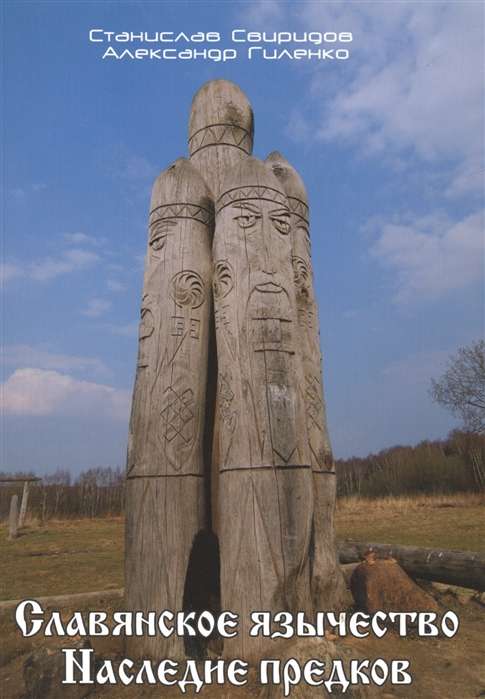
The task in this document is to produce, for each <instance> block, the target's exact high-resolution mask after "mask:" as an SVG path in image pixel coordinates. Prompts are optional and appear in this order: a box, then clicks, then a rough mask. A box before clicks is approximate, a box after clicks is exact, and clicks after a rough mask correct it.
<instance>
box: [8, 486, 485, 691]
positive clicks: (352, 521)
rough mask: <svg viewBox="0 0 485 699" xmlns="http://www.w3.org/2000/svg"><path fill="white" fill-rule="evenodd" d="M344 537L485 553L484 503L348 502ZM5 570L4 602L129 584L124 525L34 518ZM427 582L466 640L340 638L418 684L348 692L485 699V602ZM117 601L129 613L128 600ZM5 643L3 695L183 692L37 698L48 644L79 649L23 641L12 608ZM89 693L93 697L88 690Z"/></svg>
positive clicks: (315, 646) (351, 650)
mask: <svg viewBox="0 0 485 699" xmlns="http://www.w3.org/2000/svg"><path fill="white" fill-rule="evenodd" d="M337 533H338V536H339V538H353V539H357V540H364V541H380V542H383V543H401V544H412V545H417V546H436V547H438V546H440V547H443V548H456V549H468V550H483V549H484V546H485V507H484V504H483V500H479V499H477V498H469V497H463V498H460V497H445V498H443V497H436V498H419V497H418V498H407V499H405V498H400V499H396V498H387V499H383V500H380V501H368V500H359V499H356V498H354V499H352V500H349V501H340V503H339V506H338V510H337ZM0 570H1V574H0V599H3V600H6V599H7V600H8V599H25V598H29V597H30V598H31V597H35V596H37V597H40V596H46V595H61V594H72V593H77V592H87V591H93V590H109V589H114V588H120V587H122V586H123V520H122V519H121V518H117V519H103V520H78V521H69V520H68V521H62V522H47V523H45V524H44V525H42V526H39V525H38V524H37V523H36V522H31V523H30V524H29V526H28V527H27V528H25V529H24V531H23V532H22V535H21V536H20V537H19V538H18V539H17V540H15V541H13V542H9V541H7V537H6V530H5V528H4V527H2V528H1V529H0ZM420 584H422V585H423V586H425V587H426V588H427V589H428V590H430V591H431V592H432V594H433V596H435V598H436V599H437V600H438V602H439V605H440V609H441V610H442V611H443V612H444V611H446V610H447V609H452V610H454V611H455V612H456V613H457V614H458V615H459V618H460V628H459V631H458V633H457V635H456V636H455V637H454V638H452V639H448V638H445V637H438V638H419V637H418V636H417V634H416V633H415V632H411V634H410V635H408V636H407V637H406V638H400V637H399V636H398V635H397V634H396V633H395V632H389V633H388V634H387V635H386V636H385V637H384V638H383V639H378V638H375V637H373V636H369V637H368V638H366V639H361V640H357V639H354V638H350V637H346V638H343V639H336V641H335V649H334V651H335V653H336V655H337V657H342V658H346V659H347V660H348V659H349V657H352V658H360V659H364V658H369V659H370V660H373V659H376V658H384V659H385V660H387V661H391V660H392V659H401V658H406V659H409V660H410V663H411V665H410V673H411V675H412V676H413V684H412V685H411V686H408V687H399V686H390V685H388V684H387V685H385V686H384V687H382V688H379V689H377V688H374V689H372V691H370V692H369V691H368V692H363V691H352V692H350V690H349V692H347V693H346V695H345V696H352V697H356V698H357V697H382V699H392V697H394V698H404V697H405V698H406V699H472V698H474V697H485V599H484V596H483V595H482V596H481V597H479V596H478V595H475V596H474V595H473V592H472V591H466V590H464V589H462V588H451V587H446V586H439V585H435V584H433V585H431V584H429V583H420ZM117 605H118V608H121V609H122V608H123V607H122V604H121V603H117ZM106 611H109V610H106ZM71 612H72V610H67V609H64V610H63V616H65V618H69V615H70V613H71ZM0 639H1V641H0V699H56V698H57V697H62V698H63V699H64V697H65V698H66V699H69V697H72V698H73V699H74V698H75V699H78V698H80V697H84V696H89V697H90V699H93V698H94V699H95V698H96V697H99V698H100V699H104V698H105V697H106V699H118V697H120V698H121V699H124V697H126V698H127V699H131V698H135V697H147V698H149V697H167V698H172V697H173V698H175V697H180V696H182V695H181V693H180V690H179V689H178V688H164V687H161V686H160V685H157V686H154V687H150V686H137V687H136V688H134V687H131V686H130V687H122V686H120V685H117V686H115V687H100V686H97V687H96V686H95V687H87V688H86V687H84V688H82V687H79V686H78V687H75V688H74V690H72V689H71V688H68V687H66V686H65V685H64V686H62V685H61V684H60V679H61V678H60V677H58V678H57V680H54V681H53V686H52V687H51V690H50V691H47V690H46V689H39V692H37V693H35V692H34V693H33V692H32V691H31V692H30V693H29V692H28V691H27V690H26V684H25V677H27V674H28V667H29V663H30V659H31V658H32V653H34V652H39V649H40V648H44V649H46V650H47V653H46V656H47V657H48V658H49V659H50V660H49V662H54V663H56V662H57V663H59V662H61V661H62V655H61V653H60V648H62V647H69V645H70V643H69V642H67V641H66V640H62V639H59V638H51V639H46V638H45V637H43V636H39V637H34V638H33V639H31V638H26V639H24V638H22V637H21V635H20V632H19V629H18V628H17V627H16V625H15V621H14V618H13V613H12V612H9V613H6V612H3V613H0ZM91 642H92V646H93V648H94V651H95V656H96V659H97V661H102V659H103V658H113V659H115V658H116V657H120V655H121V656H122V655H123V650H122V647H121V646H120V642H119V640H117V639H112V638H105V639H100V638H97V639H91ZM305 643H306V645H305ZM71 644H72V641H71ZM327 645H328V641H326V640H311V641H310V640H308V641H302V640H300V641H299V642H298V647H296V646H289V647H288V657H291V654H292V653H295V654H296V655H297V657H299V658H300V657H302V658H306V659H309V658H316V659H319V658H323V657H325V652H326V648H327ZM59 659H60V660H59ZM61 669H62V668H61ZM39 687H40V684H39ZM81 689H82V691H80V690H81ZM88 690H90V693H89V694H87V693H86V692H87V691H88ZM189 693H190V690H189ZM200 694H201V695H203V696H205V697H208V698H209V697H210V698H214V699H227V698H231V697H234V698H235V699H237V698H238V697H241V698H242V697H259V698H260V699H263V698H264V699H276V698H277V697H280V696H283V692H282V689H281V688H280V687H274V688H272V689H271V690H269V689H268V688H266V689H263V688H262V687H261V686H260V685H258V683H257V681H256V678H255V673H251V674H250V682H249V684H248V685H246V686H245V687H243V688H240V689H236V688H233V687H230V688H228V687H227V686H226V687H217V686H214V685H210V686H206V687H205V688H203V689H202V691H201V692H200ZM290 696H292V697H294V699H304V698H306V697H324V696H327V695H326V694H325V692H324V690H323V689H322V688H321V687H318V688H311V687H309V686H307V685H304V684H302V685H300V686H299V687H298V688H296V687H295V688H294V689H293V691H292V693H291V695H290Z"/></svg>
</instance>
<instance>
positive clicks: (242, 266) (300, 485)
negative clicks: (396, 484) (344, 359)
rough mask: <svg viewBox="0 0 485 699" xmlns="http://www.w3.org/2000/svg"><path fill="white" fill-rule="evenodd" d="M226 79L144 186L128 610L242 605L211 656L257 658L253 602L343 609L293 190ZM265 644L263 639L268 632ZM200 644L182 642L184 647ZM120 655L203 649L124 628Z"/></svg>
mask: <svg viewBox="0 0 485 699" xmlns="http://www.w3.org/2000/svg"><path fill="white" fill-rule="evenodd" d="M252 143H253V115H252V110H251V106H250V104H249V102H248V101H247V99H246V97H245V95H244V94H243V93H242V92H241V90H240V89H239V88H238V87H237V86H236V85H234V84H233V83H230V82H228V81H225V80H214V81H211V82H209V83H206V84H205V85H204V86H203V87H202V88H201V89H200V90H199V92H198V93H197V94H196V95H195V97H194V100H193V104H192V112H191V116H190V126H189V153H190V159H189V160H185V159H183V158H181V159H179V160H177V161H176V162H175V163H174V164H173V165H171V166H170V167H169V168H168V169H167V170H165V171H164V172H162V173H161V175H160V176H159V177H158V178H157V180H156V182H155V185H154V187H153V193H152V200H151V207H150V216H149V235H148V250H147V256H146V263H145V277H144V287H143V297H142V303H141V321H140V332H139V346H138V362H137V372H136V380H135V388H134V393H133V405H132V414H131V421H130V436H129V445H128V463H127V487H126V605H127V609H129V610H133V611H144V612H147V611H155V612H158V613H160V612H161V611H163V610H166V609H168V610H171V611H174V612H177V611H195V612H196V613H197V612H200V611H203V610H204V609H209V610H211V611H212V612H213V613H217V611H218V609H223V610H229V611H232V612H235V613H237V614H239V616H240V621H239V633H238V635H237V636H235V637H234V638H231V639H226V640H225V641H224V651H223V652H224V655H225V656H226V657H239V658H244V659H246V660H256V661H257V660H258V659H259V658H261V657H262V656H263V655H264V653H265V647H264V645H263V642H264V641H266V639H263V638H261V637H259V638H253V637H250V636H249V629H250V626H251V623H250V613H251V612H253V611H271V612H273V613H276V612H278V611H290V612H293V613H296V612H299V611H300V612H304V613H305V614H306V615H307V617H308V619H310V620H311V616H312V614H313V613H314V612H315V611H319V610H330V609H340V605H341V602H342V595H343V591H344V584H343V580H342V576H341V573H340V570H339V567H338V564H337V558H336V551H335V541H334V527H333V512H334V507H335V488H336V482H335V469H334V463H333V458H332V452H331V447H330V441H329V437H328V431H327V424H326V414H325V403H324V395H323V384H322V375H321V354H320V344H319V328H318V309H317V304H316V298H315V293H314V288H313V273H312V267H311V255H310V231H309V215H308V211H309V210H308V202H307V195H306V190H305V187H304V184H303V182H302V180H301V178H300V176H299V175H298V173H297V172H296V170H295V169H294V168H292V166H291V165H290V164H289V163H288V162H287V161H286V160H285V159H284V158H283V157H282V156H281V155H279V154H278V153H272V154H271V155H270V156H268V158H267V159H266V161H261V160H258V159H256V158H254V157H252V156H251V152H252ZM266 642H267V641H266ZM194 648H195V650H194ZM128 650H129V651H130V653H131V654H132V656H133V657H135V656H138V657H141V656H143V657H154V658H163V657H166V658H183V657H185V656H186V655H191V654H194V653H195V654H197V652H198V653H200V652H202V654H203V652H204V651H203V649H202V651H201V648H200V646H197V647H196V646H194V645H192V646H190V644H188V643H187V642H186V641H185V642H184V639H183V638H179V637H177V636H175V635H172V636H171V637H170V638H163V637H162V636H161V635H155V636H149V635H146V636H143V637H131V639H129V641H128Z"/></svg>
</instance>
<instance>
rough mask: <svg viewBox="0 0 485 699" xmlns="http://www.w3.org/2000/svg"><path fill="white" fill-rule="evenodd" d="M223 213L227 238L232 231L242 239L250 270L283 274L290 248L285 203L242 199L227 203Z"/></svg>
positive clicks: (252, 271)
mask: <svg viewBox="0 0 485 699" xmlns="http://www.w3.org/2000/svg"><path fill="white" fill-rule="evenodd" d="M222 213H223V216H224V219H225V222H227V233H226V241H227V239H228V237H229V236H231V235H235V237H236V238H237V239H239V240H240V241H242V242H243V243H244V247H245V251H246V257H247V262H248V265H249V270H250V272H251V273H260V274H261V275H263V276H266V275H268V276H269V277H273V276H274V275H278V274H279V273H280V274H281V273H283V274H284V272H285V270H286V269H287V266H288V260H289V254H290V248H291V240H290V213H289V210H288V208H287V207H285V206H282V205H281V204H280V203H279V202H273V201H268V200H266V199H245V200H241V201H237V202H235V203H233V204H230V205H228V206H227V207H226V208H225V209H224V210H223V212H222ZM267 280H269V279H267Z"/></svg>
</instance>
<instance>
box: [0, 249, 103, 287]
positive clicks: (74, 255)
mask: <svg viewBox="0 0 485 699" xmlns="http://www.w3.org/2000/svg"><path fill="white" fill-rule="evenodd" d="M99 259H100V257H99V255H97V254H96V253H94V252H91V251H89V250H82V249H81V248H71V249H70V250H66V251H65V252H63V253H62V254H61V255H59V256H58V257H43V258H41V259H39V260H32V261H31V262H26V263H25V264H23V265H21V264H17V263H13V262H7V263H4V264H3V265H2V270H1V275H2V281H4V282H6V281H10V280H11V279H15V278H16V277H24V278H27V279H32V280H34V281H38V282H47V281H51V280H52V279H55V278H56V277H60V276H63V275H64V274H71V273H72V272H78V271H81V270H84V269H87V268H88V267H91V266H92V265H94V264H95V263H96V262H98V261H99Z"/></svg>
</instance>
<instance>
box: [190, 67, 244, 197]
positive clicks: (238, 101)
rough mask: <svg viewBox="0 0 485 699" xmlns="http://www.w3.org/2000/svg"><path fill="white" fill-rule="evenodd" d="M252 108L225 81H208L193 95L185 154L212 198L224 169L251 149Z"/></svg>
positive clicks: (231, 85) (232, 85) (217, 193)
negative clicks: (188, 154) (204, 182)
mask: <svg viewBox="0 0 485 699" xmlns="http://www.w3.org/2000/svg"><path fill="white" fill-rule="evenodd" d="M253 132H254V119H253V110H252V109H251V105H250V104H249V102H248V99H247V97H246V95H245V94H244V93H243V92H242V90H241V89H240V88H239V87H238V86H237V85H235V84H234V83H232V82H230V81H229V80H210V81H209V82H207V83H205V84H204V85H202V87H201V88H200V90H198V91H197V92H196V94H195V95H194V99H193V100H192V109H191V112H190V121H189V153H190V160H191V162H192V164H193V165H194V166H195V167H196V168H197V169H198V170H199V172H200V173H201V174H202V176H203V177H204V179H205V181H206V183H207V185H208V186H209V188H210V189H211V191H212V194H213V196H214V197H215V198H217V196H218V195H219V193H220V188H221V182H222V181H223V179H224V172H225V171H226V170H227V169H230V168H231V167H233V166H234V165H236V164H237V163H238V162H239V161H240V160H243V159H244V158H246V157H247V156H248V155H251V153H252V150H253Z"/></svg>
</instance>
